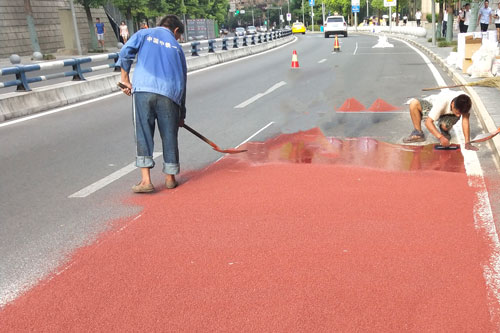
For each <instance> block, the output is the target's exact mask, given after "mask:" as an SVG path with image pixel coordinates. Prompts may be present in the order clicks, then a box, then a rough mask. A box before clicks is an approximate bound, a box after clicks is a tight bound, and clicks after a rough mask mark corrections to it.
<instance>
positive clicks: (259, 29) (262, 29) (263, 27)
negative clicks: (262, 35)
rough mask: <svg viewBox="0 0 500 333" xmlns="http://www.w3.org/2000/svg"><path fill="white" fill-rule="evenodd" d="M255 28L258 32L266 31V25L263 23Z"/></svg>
mask: <svg viewBox="0 0 500 333" xmlns="http://www.w3.org/2000/svg"><path fill="white" fill-rule="evenodd" d="M257 30H258V31H260V32H267V27H266V26H265V25H261V26H260V27H259V28H258V29H257Z"/></svg>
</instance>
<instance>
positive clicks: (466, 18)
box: [464, 10, 470, 25]
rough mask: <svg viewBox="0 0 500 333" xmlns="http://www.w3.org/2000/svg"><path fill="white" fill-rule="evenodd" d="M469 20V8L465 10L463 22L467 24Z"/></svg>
mask: <svg viewBox="0 0 500 333" xmlns="http://www.w3.org/2000/svg"><path fill="white" fill-rule="evenodd" d="M469 21H470V10H466V11H465V20H464V24H465V25H469Z"/></svg>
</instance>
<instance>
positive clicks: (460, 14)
mask: <svg viewBox="0 0 500 333" xmlns="http://www.w3.org/2000/svg"><path fill="white" fill-rule="evenodd" d="M464 20H465V6H462V8H460V11H459V12H458V31H460V33H463V32H465V31H464Z"/></svg>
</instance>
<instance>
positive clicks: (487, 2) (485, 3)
mask: <svg viewBox="0 0 500 333" xmlns="http://www.w3.org/2000/svg"><path fill="white" fill-rule="evenodd" d="M489 4H490V2H489V1H488V0H485V1H484V7H486V8H488V5H489Z"/></svg>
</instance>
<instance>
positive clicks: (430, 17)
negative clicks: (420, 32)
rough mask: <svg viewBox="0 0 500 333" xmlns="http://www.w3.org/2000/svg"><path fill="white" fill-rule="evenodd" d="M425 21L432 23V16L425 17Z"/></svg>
mask: <svg viewBox="0 0 500 333" xmlns="http://www.w3.org/2000/svg"><path fill="white" fill-rule="evenodd" d="M425 19H426V20H427V22H429V23H432V14H427V15H425Z"/></svg>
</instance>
